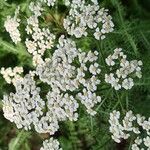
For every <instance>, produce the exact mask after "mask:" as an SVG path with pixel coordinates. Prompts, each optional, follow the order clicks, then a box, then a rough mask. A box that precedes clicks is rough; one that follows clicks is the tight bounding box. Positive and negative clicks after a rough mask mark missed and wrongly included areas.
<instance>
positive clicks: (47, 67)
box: [36, 36, 101, 116]
mask: <svg viewBox="0 0 150 150" xmlns="http://www.w3.org/2000/svg"><path fill="white" fill-rule="evenodd" d="M97 55H98V52H96V51H95V52H91V51H89V52H88V53H87V54H86V53H85V52H81V50H80V49H78V48H77V47H76V44H75V42H73V41H72V40H71V39H65V38H64V36H61V37H60V38H59V44H58V45H57V49H56V50H55V52H54V53H53V56H52V58H51V59H47V61H45V62H44V63H42V64H40V65H38V66H37V69H36V72H37V75H38V76H39V78H40V80H41V81H43V82H45V83H47V84H49V85H50V86H51V88H52V91H58V94H59V93H60V91H63V92H67V91H71V92H74V91H79V92H78V94H76V96H75V97H76V98H77V99H79V100H80V101H81V103H82V104H83V105H85V107H86V109H87V112H88V113H89V114H91V115H94V114H95V113H96V112H95V111H93V110H92V108H93V107H94V105H95V104H97V103H99V102H101V97H100V96H97V95H96V93H95V91H96V90H97V85H98V84H99V83H100V80H99V79H98V78H97V76H98V74H99V73H100V72H101V70H100V69H99V65H98V63H96V60H97V59H98V56H97ZM76 61H78V64H80V65H79V67H76V66H75V65H74V63H75V62H76ZM87 64H90V67H89V68H88V67H87ZM87 74H90V77H89V78H87V77H86V76H87ZM81 87H84V88H82V90H79V89H80V88H81ZM71 99H72V100H73V99H74V98H73V97H72V98H71ZM73 101H74V100H73ZM75 105H77V104H75ZM76 107H77V106H76ZM76 107H75V108H76ZM75 116H77V115H75Z"/></svg>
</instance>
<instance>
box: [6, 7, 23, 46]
mask: <svg viewBox="0 0 150 150" xmlns="http://www.w3.org/2000/svg"><path fill="white" fill-rule="evenodd" d="M19 9H20V8H19V7H18V8H17V9H16V11H15V16H14V17H11V16H7V19H6V21H5V23H4V27H5V29H6V31H7V32H8V33H9V35H10V37H11V39H12V41H13V42H14V43H15V44H17V43H18V42H20V41H21V37H20V32H19V30H18V27H19V25H20V19H18V18H17V15H18V13H19Z"/></svg>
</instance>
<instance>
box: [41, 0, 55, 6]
mask: <svg viewBox="0 0 150 150" xmlns="http://www.w3.org/2000/svg"><path fill="white" fill-rule="evenodd" d="M41 2H44V3H46V4H47V6H54V5H55V2H56V0H41Z"/></svg>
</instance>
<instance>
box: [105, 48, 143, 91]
mask: <svg viewBox="0 0 150 150" xmlns="http://www.w3.org/2000/svg"><path fill="white" fill-rule="evenodd" d="M105 61H106V64H107V65H108V66H109V67H110V73H109V74H105V81H106V82H107V83H109V84H111V86H112V87H113V88H114V89H115V90H119V89H121V88H124V89H126V90H128V89H131V88H132V87H133V86H134V81H133V78H134V77H138V78H141V77H142V73H141V66H142V61H138V60H132V61H128V60H127V55H125V54H124V53H123V52H122V49H121V48H116V49H115V50H114V53H113V55H109V56H108V57H107V58H106V59H105ZM116 68H118V69H116ZM111 70H115V72H114V71H111Z"/></svg>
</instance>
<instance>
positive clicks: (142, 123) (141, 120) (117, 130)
mask: <svg viewBox="0 0 150 150" xmlns="http://www.w3.org/2000/svg"><path fill="white" fill-rule="evenodd" d="M120 122H122V123H120ZM109 123H110V128H109V130H110V132H111V134H112V136H111V137H112V139H113V140H114V141H115V142H117V143H120V142H121V140H122V139H128V138H129V137H130V136H132V135H133V134H135V135H136V136H137V137H136V138H135V140H134V143H133V144H132V146H131V148H132V150H140V149H142V150H144V149H150V118H148V120H146V119H145V117H144V116H141V115H139V114H137V115H134V114H133V112H132V111H128V112H127V113H126V115H125V117H124V118H123V119H122V121H121V116H120V112H119V111H116V110H114V111H113V112H112V113H110V119H109ZM141 129H142V130H143V132H145V135H146V137H143V138H140V136H139V135H140V134H142V133H143V132H141ZM141 137H142V136H141ZM142 143H143V144H142ZM142 145H144V146H143V148H142V147H141V146H142Z"/></svg>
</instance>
